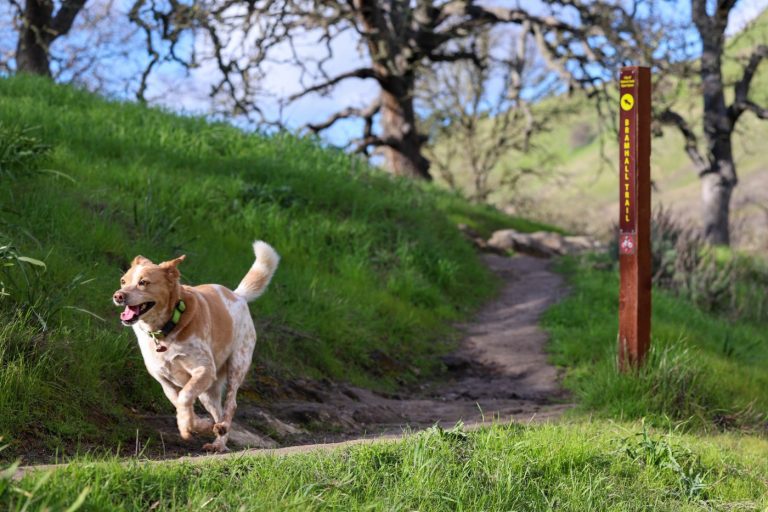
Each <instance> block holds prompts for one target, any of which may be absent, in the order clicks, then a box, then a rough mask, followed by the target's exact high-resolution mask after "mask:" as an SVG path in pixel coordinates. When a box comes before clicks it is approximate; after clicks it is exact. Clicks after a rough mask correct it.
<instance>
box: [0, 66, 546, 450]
mask: <svg viewBox="0 0 768 512" xmlns="http://www.w3.org/2000/svg"><path fill="white" fill-rule="evenodd" d="M0 123H2V125H3V126H5V127H6V128H8V127H21V128H29V127H31V128H33V129H32V131H31V132H30V133H31V134H32V135H33V136H34V137H37V138H38V139H40V140H41V141H42V142H44V143H45V144H48V145H50V146H51V148H52V149H51V153H50V155H49V156H48V157H47V158H46V159H45V161H44V162H42V163H41V164H40V165H41V166H43V167H45V168H47V169H52V170H55V171H57V172H60V173H65V174H66V175H68V176H70V177H71V178H72V180H73V181H70V180H69V179H66V178H62V177H56V176H55V175H51V174H32V175H26V176H17V177H16V178H15V179H9V178H8V177H7V176H4V175H3V176H2V178H1V179H2V180H3V186H2V188H1V189H0V205H1V206H2V207H1V208H0V234H2V235H4V236H3V238H9V239H10V240H11V241H13V242H14V243H15V245H16V246H17V247H18V248H19V250H20V252H21V253H22V254H26V255H28V256H32V257H35V258H39V259H42V260H45V262H46V263H47V270H46V271H45V273H43V274H40V275H39V276H37V277H36V278H34V279H33V280H32V281H33V282H32V285H31V286H30V287H27V286H25V285H23V279H22V278H21V276H20V274H18V273H16V275H15V278H16V281H17V283H22V284H20V285H19V286H18V287H17V288H16V289H15V290H11V293H12V294H13V295H12V299H5V300H2V299H0V361H1V362H2V366H1V367H0V436H5V437H6V440H8V438H10V439H11V440H12V441H14V443H15V446H19V444H20V443H21V442H22V441H23V440H24V439H29V438H32V439H38V440H40V439H45V440H47V442H48V444H49V446H48V448H53V447H55V446H58V445H60V442H61V441H70V442H71V441H72V440H77V439H79V440H81V441H82V442H84V443H86V445H87V444H88V443H89V442H90V441H100V440H101V441H103V439H102V438H103V436H107V435H110V434H108V433H109V432H120V433H121V434H122V435H123V436H124V435H125V434H126V433H128V432H133V427H134V423H133V422H131V421H130V420H129V421H125V420H122V419H121V418H122V417H124V416H125V415H126V414H129V412H128V410H127V409H126V407H134V406H139V407H140V408H141V407H145V408H146V407H150V406H153V405H152V404H154V406H156V407H161V408H163V407H165V408H167V405H166V404H165V402H166V401H165V400H164V399H163V398H162V395H161V393H160V391H159V386H157V385H156V384H155V383H154V382H153V381H152V380H151V379H150V378H149V377H148V376H147V375H146V372H145V370H144V368H143V364H142V362H141V359H140V356H139V355H138V350H137V349H136V347H135V341H134V339H133V334H132V332H130V330H128V329H123V328H121V327H120V326H119V321H118V317H117V314H118V311H117V310H116V308H114V307H113V306H112V305H111V304H110V297H111V294H112V292H113V291H114V289H116V288H117V287H118V279H119V276H120V274H121V268H125V266H126V265H127V263H128V262H129V261H130V259H131V258H132V257H133V256H134V255H135V254H137V253H141V254H143V255H145V256H148V257H150V258H152V259H154V260H155V261H160V260H162V259H167V258H170V257H172V256H175V255H178V254H180V253H186V254H187V255H188V259H187V261H186V262H185V263H184V265H183V267H182V272H183V279H184V281H186V282H189V283H193V284H197V283H205V282H218V283H223V284H227V285H230V286H235V285H236V284H237V282H238V281H239V280H240V278H241V277H242V276H243V275H244V273H245V271H246V270H247V269H248V268H249V266H250V265H251V263H252V260H253V254H252V251H251V248H250V243H251V242H252V240H253V239H254V238H261V239H264V240H267V241H269V242H270V243H271V244H273V245H274V246H275V247H276V248H277V250H278V252H280V254H281V256H282V264H281V268H280V269H279V271H278V273H277V276H276V278H275V280H274V281H273V285H272V287H271V289H270V290H269V292H268V293H267V294H266V295H265V296H264V297H263V298H262V299H260V300H259V301H258V302H257V303H256V304H255V305H254V306H253V310H254V312H255V317H256V319H257V327H258V329H259V333H260V338H259V344H258V349H257V354H256V363H257V365H259V366H260V368H259V370H258V371H257V372H254V374H255V375H264V373H265V372H266V373H272V374H274V373H275V372H279V373H282V374H286V373H287V374H289V375H292V374H294V375H301V376H311V377H321V376H325V377H330V378H335V379H343V380H347V381H352V382H354V383H357V384H363V385H372V386H379V387H381V386H390V385H392V384H393V383H394V381H395V378H396V377H397V378H399V379H412V378H414V375H415V372H418V371H419V370H421V372H422V374H423V372H424V371H425V370H429V369H430V368H431V367H432V366H433V364H434V363H432V361H434V359H433V358H431V356H432V355H433V354H435V353H438V352H441V351H444V350H446V349H447V348H448V346H449V344H450V340H451V333H452V331H451V330H450V328H449V327H448V326H449V325H450V323H451V322H452V321H454V320H457V319H458V318H461V317H462V316H463V315H465V314H466V313H467V312H468V311H470V310H471V309H472V308H473V307H475V306H476V305H478V304H479V303H480V302H482V301H483V300H485V299H487V298H488V297H489V295H491V294H492V293H493V290H494V282H493V280H492V279H491V277H490V276H489V274H488V272H487V271H486V269H485V268H484V267H483V265H482V264H481V263H480V262H479V261H478V259H477V257H476V255H475V253H474V251H473V250H472V248H471V247H470V245H469V244H468V243H466V242H465V241H464V240H463V239H462V237H461V235H460V234H459V233H458V231H457V230H456V228H455V226H454V225H453V223H452V222H451V221H449V220H447V217H449V218H451V219H455V220H457V221H462V222H467V223H470V224H472V225H473V226H475V227H476V228H478V229H480V230H481V231H485V232H489V231H491V230H492V229H496V228H499V227H502V226H516V227H518V228H519V229H523V230H526V229H534V228H536V229H538V228H540V227H541V226H540V225H535V224H532V223H528V222H526V221H523V220H520V219H512V218H510V217H507V216H505V215H502V214H500V213H498V212H496V211H494V210H492V209H490V208H480V207H474V206H471V205H468V204H466V203H465V202H464V201H462V200H460V199H458V198H456V197H453V196H450V195H447V194H443V193H441V192H439V191H437V190H434V189H432V188H431V187H422V186H420V185H415V184H412V183H408V182H406V181H402V180H393V179H390V178H389V177H387V176H385V175H383V174H382V173H379V172H375V171H371V170H370V169H369V168H368V167H367V166H366V165H365V164H364V163H363V162H361V161H359V160H357V159H355V158H351V157H349V156H347V155H345V154H343V153H341V152H338V151H333V150H326V149H323V148H321V147H320V146H318V145H317V144H315V143H314V142H312V141H310V140H298V139H296V138H293V137H290V136H276V137H262V136H257V135H246V134H244V133H242V132H240V131H238V130H236V129H234V128H231V127H228V126H226V125H224V124H210V123H207V122H205V121H204V120H201V119H194V118H184V117H178V116H173V115H170V114H167V113H163V112H161V111H159V110H153V109H147V108H144V107H142V106H139V105H134V104H120V103H114V102H108V101H105V100H101V99H98V98H96V97H94V96H92V95H90V94H86V93H84V92H79V91H76V90H74V89H72V88H67V87H59V86H52V85H49V84H48V83H46V82H44V81H40V80H36V79H32V78H15V79H10V80H0ZM0 245H1V244H0ZM12 277H13V276H12ZM20 298H21V299H24V300H26V301H27V303H32V304H35V305H36V307H35V311H36V312H37V313H39V314H41V315H42V316H45V317H47V318H49V326H50V327H51V328H50V329H49V330H48V331H46V332H40V329H39V328H38V327H37V326H36V321H35V320H34V318H32V317H31V315H32V313H30V309H29V308H28V307H24V308H22V310H21V311H23V313H19V310H17V305H16V304H15V302H14V301H13V299H20ZM73 306H74V307H79V308H83V309H87V310H89V311H91V312H93V313H95V314H97V315H100V316H102V317H104V318H106V321H98V320H95V319H93V318H92V317H91V316H89V315H87V314H84V313H82V312H79V311H75V310H73V309H71V307H73ZM17 314H21V315H22V316H25V315H26V316H25V317H24V318H21V317H18V316H16V315H17ZM382 354H383V355H382ZM381 357H386V358H389V359H387V360H389V361H394V364H393V365H390V366H394V368H391V369H390V370H387V369H386V368H385V369H382V365H381V364H379V362H378V361H379V360H380V359H381ZM105 427H108V428H105ZM113 440H114V439H113ZM6 453H7V452H6Z"/></svg>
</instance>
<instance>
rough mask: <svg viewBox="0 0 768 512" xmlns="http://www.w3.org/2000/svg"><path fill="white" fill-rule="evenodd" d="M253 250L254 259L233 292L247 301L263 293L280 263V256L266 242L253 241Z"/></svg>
mask: <svg viewBox="0 0 768 512" xmlns="http://www.w3.org/2000/svg"><path fill="white" fill-rule="evenodd" d="M253 252H254V253H255V254H256V261H255V262H254V263H253V266H252V267H251V269H250V270H249V271H248V273H247V274H245V277H244V278H243V280H242V281H240V284H239V285H237V288H236V289H235V293H236V294H237V295H239V296H241V297H243V298H244V299H245V300H247V301H248V302H251V301H252V300H256V299H258V298H259V297H260V296H261V294H263V293H264V291H265V290H266V289H267V286H269V282H270V281H271V280H272V276H273V275H274V274H275V270H277V265H278V263H280V256H279V255H278V254H277V252H276V251H275V250H274V249H273V248H272V246H271V245H269V244H268V243H266V242H262V241H261V240H256V241H255V242H253Z"/></svg>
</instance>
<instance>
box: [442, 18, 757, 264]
mask: <svg viewBox="0 0 768 512" xmlns="http://www.w3.org/2000/svg"><path fill="white" fill-rule="evenodd" d="M759 44H768V12H766V13H763V14H762V15H761V16H760V17H759V18H758V19H757V20H755V21H754V22H753V23H752V24H751V25H750V26H748V27H747V28H746V29H745V30H744V31H743V32H742V33H740V34H738V35H736V36H734V37H732V38H731V39H730V40H729V42H728V45H727V51H726V56H725V60H724V72H725V77H726V83H733V82H735V81H736V79H737V78H738V77H740V76H741V73H742V70H743V67H744V65H745V64H746V61H747V60H748V57H749V55H750V54H751V52H752V51H753V50H754V48H755V47H756V46H757V45H759ZM732 97H733V88H732V87H728V88H727V97H726V99H727V101H730V100H731V99H732ZM750 98H751V99H753V100H754V101H756V102H757V103H759V104H761V105H765V104H768V65H766V63H765V62H763V64H762V65H761V66H760V67H759V68H758V72H757V74H756V76H755V78H754V81H753V84H752V88H751V95H750ZM616 105H618V101H615V102H614V103H613V104H612V105H609V107H611V108H612V109H615V108H617V107H616ZM536 108H537V109H538V111H539V113H538V119H540V120H542V121H544V122H545V123H546V126H547V131H546V132H543V133H540V134H537V135H535V136H534V137H533V140H532V147H533V150H532V151H531V152H529V153H527V154H524V153H512V154H511V155H509V157H508V158H507V159H506V160H504V161H502V162H501V163H500V164H499V166H498V168H497V169H496V170H495V171H494V172H495V181H494V183H496V187H495V192H494V194H493V195H492V196H491V200H492V202H494V203H495V204H497V205H500V206H507V205H510V204H511V205H513V206H515V207H516V208H517V211H521V212H523V211H524V212H526V215H529V216H532V217H534V218H541V219H547V220H550V221H552V222H555V223H558V224H560V225H563V226H566V227H568V228H571V229H572V230H576V231H588V232H602V231H604V230H606V229H607V228H608V227H610V225H611V224H612V223H613V222H614V220H615V219H616V211H617V201H618V199H617V197H618V192H617V183H618V174H617V170H618V167H617V164H616V162H617V158H616V151H617V147H616V144H615V142H614V141H615V135H614V134H613V132H611V133H601V129H602V128H601V126H604V125H605V123H606V122H608V123H611V122H612V119H617V118H618V113H617V112H616V111H613V110H611V111H606V112H604V113H603V123H598V113H597V112H596V109H595V106H594V104H593V103H591V102H590V101H588V100H587V99H586V98H585V97H584V96H583V95H581V94H574V95H573V96H571V97H563V98H557V100H553V101H544V102H542V104H540V105H537V106H536ZM674 108H675V109H676V110H677V111H679V112H681V113H682V114H683V115H685V116H686V118H687V119H688V120H689V122H690V124H691V126H692V127H693V128H694V131H695V132H697V133H698V134H699V140H700V142H701V147H702V148H703V147H704V142H703V139H702V138H701V130H702V127H701V98H700V97H698V96H696V91H695V90H693V91H691V90H688V89H682V91H681V94H680V96H679V98H678V99H677V101H676V103H675V104H674ZM766 138H768V122H765V121H761V120H759V119H757V118H756V117H755V116H754V115H752V114H751V113H745V114H744V115H743V116H742V118H741V119H740V120H739V124H738V125H737V131H736V133H735V134H734V151H735V158H736V165H737V169H738V173H739V177H740V184H739V185H738V187H737V188H736V190H735V193H734V198H733V203H732V205H733V212H734V228H735V235H736V240H737V242H739V243H740V244H741V245H743V246H748V247H750V248H752V249H763V250H764V249H765V248H766V247H768V245H766V244H768V230H766V229H765V226H766V224H768V217H766V215H768V210H766V209H765V208H766V207H768V187H766V186H765V183H766V181H768V164H766V158H765V152H764V149H763V146H764V141H765V140H766ZM652 147H653V149H652V151H653V153H652V159H651V175H652V179H653V181H654V184H655V188H654V191H653V200H654V203H655V204H659V203H663V204H664V205H665V206H668V207H672V208H673V209H674V210H675V211H676V212H677V213H679V214H680V215H682V216H684V217H686V218H688V219H691V220H696V216H697V214H698V211H699V205H700V190H699V180H698V176H697V174H696V172H695V171H694V166H693V164H692V163H691V162H690V160H688V157H687V155H686V154H685V151H684V147H685V145H684V142H683V138H682V136H681V135H680V133H679V131H678V130H677V129H676V128H673V127H665V128H664V130H663V136H661V137H655V138H654V139H653V140H652ZM520 168H529V169H533V170H535V171H537V172H538V173H539V175H530V176H526V177H524V178H523V179H522V180H521V181H520V184H519V187H518V188H517V189H515V190H509V189H506V188H505V187H504V186H501V185H499V183H500V179H501V176H502V172H503V171H504V170H505V169H520ZM465 169H466V166H463V165H462V163H461V162H457V168H456V170H455V172H457V173H458V175H459V176H463V178H462V181H463V183H465V186H466V187H470V179H469V176H467V175H466V174H463V173H465V172H466V171H465ZM760 205H762V208H761V206H760Z"/></svg>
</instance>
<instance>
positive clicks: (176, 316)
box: [147, 300, 187, 352]
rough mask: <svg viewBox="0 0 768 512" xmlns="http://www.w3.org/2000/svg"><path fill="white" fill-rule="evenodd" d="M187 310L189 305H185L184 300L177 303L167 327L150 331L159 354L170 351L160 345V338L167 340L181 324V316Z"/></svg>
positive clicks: (166, 323)
mask: <svg viewBox="0 0 768 512" xmlns="http://www.w3.org/2000/svg"><path fill="white" fill-rule="evenodd" d="M186 309H187V305H186V304H184V301H183V300H180V301H179V302H177V303H176V307H174V308H173V314H172V315H171V318H170V320H168V321H167V322H165V325H163V326H162V327H161V328H160V329H159V330H157V331H149V332H148V333H147V334H149V336H150V337H151V338H152V339H153V340H154V342H155V350H157V351H158V352H165V351H166V350H168V347H166V346H165V345H162V344H160V340H158V338H165V337H166V336H168V335H169V334H170V333H171V331H172V330H173V329H174V328H175V327H176V325H177V324H178V323H179V320H181V314H182V313H183V312H184V311H185V310H186Z"/></svg>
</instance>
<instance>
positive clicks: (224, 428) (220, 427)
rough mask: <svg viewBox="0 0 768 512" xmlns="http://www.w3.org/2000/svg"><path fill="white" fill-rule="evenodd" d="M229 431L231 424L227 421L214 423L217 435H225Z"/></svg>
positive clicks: (214, 431) (214, 430)
mask: <svg viewBox="0 0 768 512" xmlns="http://www.w3.org/2000/svg"><path fill="white" fill-rule="evenodd" d="M227 432H229V426H228V425H227V424H226V423H224V422H221V423H216V424H214V425H213V433H214V434H216V435H217V436H225V435H227Z"/></svg>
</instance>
